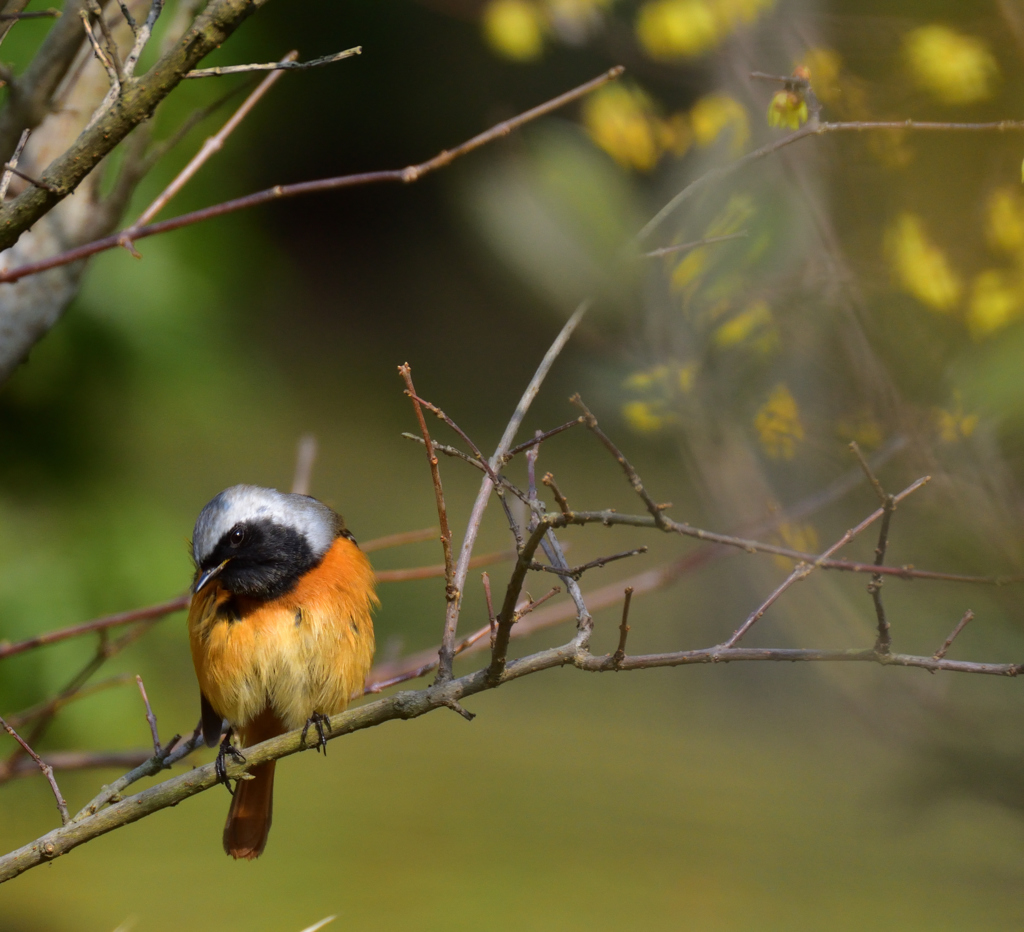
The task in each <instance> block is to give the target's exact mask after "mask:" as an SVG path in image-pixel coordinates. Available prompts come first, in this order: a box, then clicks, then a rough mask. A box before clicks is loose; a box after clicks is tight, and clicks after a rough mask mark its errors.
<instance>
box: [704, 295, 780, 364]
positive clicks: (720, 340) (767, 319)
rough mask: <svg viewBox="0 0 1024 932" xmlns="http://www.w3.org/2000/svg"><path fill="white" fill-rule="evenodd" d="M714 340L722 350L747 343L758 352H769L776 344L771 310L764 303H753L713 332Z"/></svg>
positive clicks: (776, 335) (776, 337) (776, 339)
mask: <svg viewBox="0 0 1024 932" xmlns="http://www.w3.org/2000/svg"><path fill="white" fill-rule="evenodd" d="M752 338H753V339H752ZM714 340H715V344H716V345H717V346H719V347H720V348H722V349H728V348H730V347H734V346H739V345H740V344H742V343H749V345H750V346H751V347H752V348H753V349H755V350H758V351H759V352H769V351H771V350H772V349H774V348H775V346H776V345H777V344H778V334H777V332H776V330H775V318H774V317H773V316H772V311H771V308H770V307H768V304H767V302H765V301H755V302H753V304H751V305H750V306H749V307H747V308H746V309H745V310H743V311H740V313H739V314H737V315H736V316H735V317H733V318H732V320H729V321H727V322H726V323H724V324H722V325H721V326H720V327H719V328H718V329H717V330H716V331H715V335H714Z"/></svg>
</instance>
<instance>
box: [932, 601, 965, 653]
mask: <svg viewBox="0 0 1024 932" xmlns="http://www.w3.org/2000/svg"><path fill="white" fill-rule="evenodd" d="M973 618H974V612H972V611H971V610H970V609H967V611H966V612H964V615H963V618H961V619H960V620H959V621H958V622H957V625H956V627H955V628H954V629H953V631H952V633H951V634H950V635H949V637H948V638H946V640H945V641H943V642H942V647H940V648H939V649H938V650H937V651H935V653H934V654H932V657H933V659H935V660H941V659H942V658H943V657H945V656H946V651H948V650H949V649H950V647H952V646H953V642H954V641H955V640H956V639H957V638H958V637H959V636H960V632H961V631H963V630H964V628H966V627H967V625H968V623H969V622H970V621H971V620H972V619H973Z"/></svg>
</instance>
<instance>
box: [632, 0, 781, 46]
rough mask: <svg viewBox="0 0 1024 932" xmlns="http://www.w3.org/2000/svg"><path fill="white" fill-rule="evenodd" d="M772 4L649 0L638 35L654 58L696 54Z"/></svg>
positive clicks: (755, 0)
mask: <svg viewBox="0 0 1024 932" xmlns="http://www.w3.org/2000/svg"><path fill="white" fill-rule="evenodd" d="M772 6H774V0H648V2H647V3H644V4H643V5H642V6H641V7H640V12H639V14H638V15H637V20H636V36H637V39H638V40H639V42H640V44H641V45H642V46H643V48H644V50H645V51H646V52H647V54H648V55H650V56H651V58H654V59H659V60H666V59H668V60H670V59H674V58H694V57H696V56H698V55H702V54H703V53H704V52H707V51H709V50H711V49H713V48H714V47H715V46H717V45H718V44H719V43H720V42H721V41H722V40H723V39H724V38H725V37H726V36H728V35H729V34H730V33H731V32H733V31H734V30H735V29H736V28H737V27H738V26H741V25H743V24H745V23H749V22H752V21H753V20H754V19H756V18H757V16H758V15H759V14H760V13H761V12H762V11H764V10H766V9H770V8H771V7H772Z"/></svg>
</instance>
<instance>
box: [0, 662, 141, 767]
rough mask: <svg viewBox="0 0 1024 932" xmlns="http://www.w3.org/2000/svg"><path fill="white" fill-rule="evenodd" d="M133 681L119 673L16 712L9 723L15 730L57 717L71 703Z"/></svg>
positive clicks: (10, 717)
mask: <svg viewBox="0 0 1024 932" xmlns="http://www.w3.org/2000/svg"><path fill="white" fill-rule="evenodd" d="M131 681H132V675H131V674H130V673H119V674H117V675H116V676H111V677H109V678H108V679H105V680H102V681H101V682H99V683H94V684H93V685H92V686H84V687H82V688H81V689H79V690H77V691H76V692H75V693H73V694H72V695H70V696H54V697H53V698H52V699H47V700H46V701H45V702H39V703H36V705H34V706H30V707H29V708H27V709H23V710H22V711H21V712H15V713H14V714H13V715H8V716H7V721H8V723H9V724H10V725H11V726H12V727H13V728H21V726H22V725H27V724H28V723H29V722H31V721H34V720H35V719H37V718H42V717H43V716H48V715H55V714H56V713H58V712H59V711H60V710H61V709H62V708H64V706H66V705H68V704H69V703H71V702H79V701H81V700H82V699H88V698H89V697H90V696H95V695H96V693H101V692H104V691H105V690H108V689H113V688H114V687H116V686H123V685H124V684H125V683H130V682H131ZM58 769H59V768H58Z"/></svg>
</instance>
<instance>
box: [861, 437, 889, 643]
mask: <svg viewBox="0 0 1024 932" xmlns="http://www.w3.org/2000/svg"><path fill="white" fill-rule="evenodd" d="M850 449H851V450H852V451H853V455H854V456H856V457H857V462H858V463H860V468H861V469H862V470H864V475H865V476H867V478H868V482H870V483H871V488H873V489H874V490H875V494H876V495H877V496H878V499H879V501H880V502H881V503H882V512H883V513H882V524H881V527H880V528H879V529H878V544H877V545H876V546H875V564H874V565H875V566H876V567H880V566H882V564H883V563H885V551H886V549H887V548H888V546H889V525H890V524H891V522H892V515H893V512H894V511H895V510H896V501H895V499H894V498H893V497H892V496H891V495H889V494H888V493H887V492H886V491H885V489H884V488H882V483H881V482H879V481H878V478H877V477H876V476H875V474H874V472H872V470H871V466H870V465H868V461H867V460H866V459H865V458H864V454H863V453H861V451H860V447H859V446H858V445H857V441H855V440H854V441H851V442H850ZM868 593H869V594H870V595H871V601H872V602H873V603H874V606H875V617H876V619H877V621H878V634H877V636H876V640H875V650H877V651H880V652H881V653H888V652H889V650H890V648H891V647H892V631H891V630H890V627H889V621H888V619H887V618H886V617H885V604H884V603H883V602H882V574H881V573H878V572H876V573H874V574H872V576H871V581H870V582H869V583H868Z"/></svg>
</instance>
